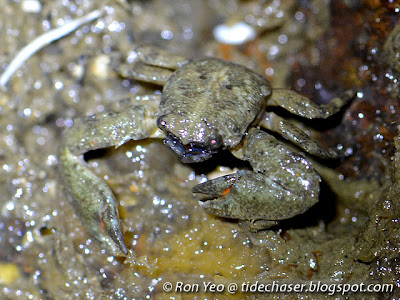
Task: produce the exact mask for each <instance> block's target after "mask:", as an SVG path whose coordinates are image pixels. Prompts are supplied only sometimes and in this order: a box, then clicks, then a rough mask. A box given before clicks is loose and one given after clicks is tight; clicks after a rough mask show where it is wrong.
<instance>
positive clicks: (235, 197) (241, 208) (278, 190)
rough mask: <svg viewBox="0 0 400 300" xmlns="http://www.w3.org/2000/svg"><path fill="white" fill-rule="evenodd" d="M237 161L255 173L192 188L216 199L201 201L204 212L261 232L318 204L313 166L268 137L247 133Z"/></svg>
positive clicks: (317, 189) (222, 178)
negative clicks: (246, 162)
mask: <svg viewBox="0 0 400 300" xmlns="http://www.w3.org/2000/svg"><path fill="white" fill-rule="evenodd" d="M241 158H242V159H244V160H247V161H249V162H250V165H251V166H252V168H253V171H248V170H242V171H238V172H237V173H236V174H230V175H227V176H224V177H219V178H216V179H213V180H209V181H207V182H205V183H202V184H199V185H197V186H195V187H194V188H193V192H194V193H202V194H207V195H210V196H211V198H215V199H212V200H207V201H205V202H201V206H202V207H203V208H204V209H205V210H206V211H207V212H208V213H210V214H214V215H217V216H220V217H225V218H234V219H240V220H250V223H249V226H250V228H251V229H252V230H259V229H264V228H267V227H270V226H272V225H274V224H276V222H277V221H279V220H283V219H288V218H291V217H293V216H295V215H298V214H301V213H303V212H305V211H306V210H308V209H309V208H310V207H311V206H313V205H314V204H315V203H316V202H317V201H318V196H319V182H320V177H319V175H318V174H317V172H316V171H315V170H314V168H313V166H312V165H311V164H310V163H309V162H307V161H306V160H305V159H304V158H303V157H302V156H301V155H299V154H297V153H295V152H293V151H292V150H291V149H290V148H289V147H287V146H285V145H284V144H282V143H279V142H278V141H277V140H276V139H275V138H274V137H273V136H271V135H270V134H268V133H266V132H263V131H261V130H258V129H252V130H250V131H249V135H248V137H247V138H246V140H245V143H244V151H243V157H241Z"/></svg>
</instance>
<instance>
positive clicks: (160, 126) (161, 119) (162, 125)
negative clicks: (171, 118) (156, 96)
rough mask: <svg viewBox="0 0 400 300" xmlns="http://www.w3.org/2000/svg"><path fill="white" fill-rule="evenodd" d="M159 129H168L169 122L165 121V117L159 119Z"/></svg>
mask: <svg viewBox="0 0 400 300" xmlns="http://www.w3.org/2000/svg"><path fill="white" fill-rule="evenodd" d="M157 127H158V128H160V129H163V128H165V127H167V121H166V120H165V115H162V116H159V117H158V119H157Z"/></svg>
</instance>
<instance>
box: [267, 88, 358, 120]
mask: <svg viewBox="0 0 400 300" xmlns="http://www.w3.org/2000/svg"><path fill="white" fill-rule="evenodd" d="M354 96H355V93H354V92H353V91H350V90H349V91H346V92H345V93H344V94H343V95H342V96H341V97H337V98H333V99H332V100H331V101H330V102H329V103H328V104H325V105H318V104H316V103H314V102H312V101H311V100H310V99H308V98H307V97H304V96H302V95H300V94H298V93H296V92H295V91H292V90H284V89H274V90H273V92H272V95H271V98H270V99H269V100H268V106H279V107H282V108H283V109H285V110H287V111H289V112H290V113H292V114H294V115H297V116H300V117H303V118H307V119H325V118H328V117H330V116H332V115H334V114H336V113H337V112H338V111H339V110H340V109H341V108H342V106H344V105H346V104H347V103H348V102H349V101H350V100H352V99H353V98H354Z"/></svg>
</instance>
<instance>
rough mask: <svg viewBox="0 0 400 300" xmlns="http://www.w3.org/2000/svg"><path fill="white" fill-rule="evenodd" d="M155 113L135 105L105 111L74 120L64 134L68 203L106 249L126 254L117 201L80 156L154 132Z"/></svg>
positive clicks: (63, 166) (61, 158)
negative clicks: (122, 110)
mask: <svg viewBox="0 0 400 300" xmlns="http://www.w3.org/2000/svg"><path fill="white" fill-rule="evenodd" d="M155 123H156V117H155V113H154V112H153V111H151V110H146V109H145V108H144V107H143V106H135V107H132V108H129V109H127V110H125V111H124V112H120V113H104V114H97V115H94V116H91V117H85V118H80V119H76V120H75V121H74V125H73V126H72V127H71V128H68V129H67V130H66V131H65V133H64V141H63V145H62V146H61V147H60V150H59V161H60V173H61V176H62V180H63V184H64V186H65V187H66V189H67V191H68V192H69V193H70V196H71V197H70V198H71V204H72V206H73V207H74V209H75V212H76V214H77V215H78V216H79V218H80V220H81V221H82V224H83V225H84V226H85V228H86V229H87V230H88V232H89V233H90V234H91V236H92V237H93V238H94V239H95V240H97V241H98V242H99V243H100V245H101V246H102V247H103V248H105V249H106V251H107V252H108V253H110V254H112V255H118V254H119V253H120V251H122V252H123V253H125V254H127V247H126V244H125V241H124V238H123V234H122V230H121V225H120V220H119V214H118V204H117V202H116V200H115V198H114V195H113V193H112V191H111V189H110V188H109V187H108V185H107V183H106V182H105V181H104V180H103V179H101V178H99V177H97V176H96V175H95V174H94V173H93V172H92V171H91V170H89V168H88V167H87V166H86V163H85V162H84V161H83V159H82V155H83V154H84V153H86V152H88V151H89V150H95V149H99V148H104V147H110V146H115V147H119V146H121V145H122V144H124V143H126V142H127V141H129V140H131V139H133V140H140V139H144V138H147V137H149V136H153V135H157V134H156V133H155V132H156V131H158V129H155V128H157V127H156V126H155Z"/></svg>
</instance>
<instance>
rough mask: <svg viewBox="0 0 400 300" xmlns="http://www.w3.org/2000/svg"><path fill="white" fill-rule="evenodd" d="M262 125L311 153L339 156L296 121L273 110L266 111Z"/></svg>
mask: <svg viewBox="0 0 400 300" xmlns="http://www.w3.org/2000/svg"><path fill="white" fill-rule="evenodd" d="M260 126H261V127H264V128H266V129H269V130H271V131H273V132H276V133H278V134H279V135H281V136H282V137H284V138H285V139H287V140H288V141H290V142H292V143H293V144H294V145H297V146H298V147H300V148H301V149H303V150H304V151H306V152H307V153H309V154H311V155H314V156H317V157H320V158H325V159H333V158H337V157H338V156H339V154H338V153H337V152H336V151H335V150H333V149H326V148H324V147H322V146H320V145H319V144H318V143H317V142H316V141H314V140H312V139H311V138H310V137H309V136H308V134H307V133H305V132H304V131H303V130H301V129H300V128H299V127H297V126H296V124H295V123H294V122H292V121H290V120H285V119H284V118H282V117H280V116H278V115H276V114H274V113H273V112H268V113H265V115H264V118H263V120H262V121H261V122H260Z"/></svg>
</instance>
